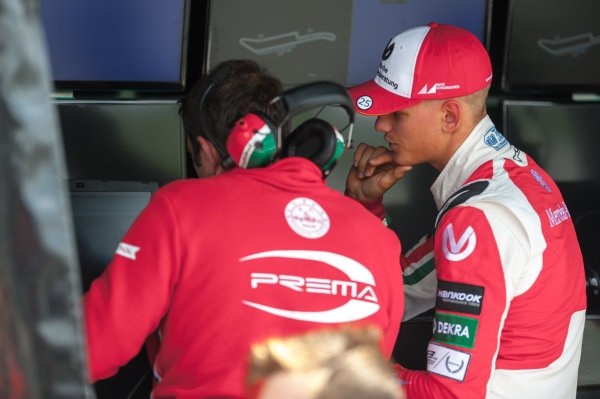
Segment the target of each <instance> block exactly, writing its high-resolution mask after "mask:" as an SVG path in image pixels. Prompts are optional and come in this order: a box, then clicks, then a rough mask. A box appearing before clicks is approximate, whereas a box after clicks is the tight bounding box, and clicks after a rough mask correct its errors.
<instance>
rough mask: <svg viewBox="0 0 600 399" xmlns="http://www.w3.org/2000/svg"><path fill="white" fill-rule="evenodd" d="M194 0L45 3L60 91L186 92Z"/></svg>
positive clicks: (44, 25)
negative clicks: (188, 47) (188, 42)
mask: <svg viewBox="0 0 600 399" xmlns="http://www.w3.org/2000/svg"><path fill="white" fill-rule="evenodd" d="M188 9H189V0H169V1H164V0H127V1H120V0H85V1H81V0H51V1H40V2H39V17H40V22H41V26H42V29H43V30H44V32H45V36H46V40H47V48H48V53H49V58H50V67H51V72H52V77H53V80H54V84H55V87H56V89H58V90H61V89H63V90H94V89H99V90H119V89H129V90H150V91H182V90H183V89H184V85H185V71H186V68H185V67H186V52H187V48H186V44H187V36H188V35H187V33H188V22H189V21H188V19H189V11H188Z"/></svg>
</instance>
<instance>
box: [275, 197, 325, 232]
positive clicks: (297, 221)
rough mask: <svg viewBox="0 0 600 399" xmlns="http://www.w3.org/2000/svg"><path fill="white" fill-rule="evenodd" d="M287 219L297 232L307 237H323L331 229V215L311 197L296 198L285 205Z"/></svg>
mask: <svg viewBox="0 0 600 399" xmlns="http://www.w3.org/2000/svg"><path fill="white" fill-rule="evenodd" d="M285 219H286V220H287V222H288V224H289V226H290V227H291V228H292V230H294V231H295V232H296V233H297V234H299V235H301V236H302V237H305V238H321V237H323V236H324V235H325V234H326V233H327V232H328V231H329V224H330V222H329V216H328V215H327V212H325V210H324V209H323V208H321V206H320V205H319V204H317V203H316V202H315V201H313V200H311V199H310V198H296V199H294V200H292V201H290V202H289V203H288V204H287V205H286V207H285Z"/></svg>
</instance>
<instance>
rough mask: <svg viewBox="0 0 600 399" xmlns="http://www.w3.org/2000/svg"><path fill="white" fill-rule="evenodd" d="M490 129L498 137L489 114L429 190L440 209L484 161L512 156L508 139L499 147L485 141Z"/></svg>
mask: <svg viewBox="0 0 600 399" xmlns="http://www.w3.org/2000/svg"><path fill="white" fill-rule="evenodd" d="M490 132H493V133H494V135H496V136H497V135H499V132H497V131H496V128H495V126H494V123H493V122H492V120H491V119H490V117H489V116H488V115H486V116H485V117H484V118H483V119H482V120H481V121H480V122H479V123H478V124H477V126H475V128H474V129H473V131H472V132H471V133H470V134H469V136H468V137H467V138H466V139H465V141H464V142H463V143H462V144H461V146H460V147H459V148H458V150H456V152H455V153H454V155H452V158H450V161H449V162H448V163H447V164H446V166H445V167H444V169H443V170H442V171H441V172H440V174H439V176H438V177H437V179H436V180H435V181H434V182H433V185H432V186H431V188H430V190H431V193H432V194H433V199H434V200H435V204H436V206H437V209H438V211H439V210H440V209H441V208H442V206H443V205H444V203H445V202H446V201H447V200H448V198H450V196H452V195H453V194H454V193H455V192H456V191H458V190H459V189H460V188H461V186H463V184H464V183H465V182H466V181H467V180H468V179H469V177H470V176H471V175H472V174H473V172H475V170H477V168H479V167H480V166H481V165H482V164H483V163H484V162H486V161H489V160H491V159H495V160H498V161H500V162H503V160H504V159H505V158H509V157H511V156H510V155H509V154H511V153H512V152H513V150H512V149H511V148H512V146H511V145H510V143H508V142H507V141H506V142H505V143H504V144H503V145H501V146H500V147H499V148H497V149H496V148H494V147H493V146H491V145H489V144H488V143H486V137H487V136H488V133H490ZM502 139H503V138H502Z"/></svg>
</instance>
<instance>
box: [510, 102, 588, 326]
mask: <svg viewBox="0 0 600 399" xmlns="http://www.w3.org/2000/svg"><path fill="white" fill-rule="evenodd" d="M598 115H600V103H557V102H541V101H539V102H538V101H533V102H531V101H517V100H507V101H505V102H504V103H503V123H504V133H505V135H506V138H507V139H508V141H510V143H511V144H513V145H515V146H516V147H517V148H519V149H520V150H522V151H525V152H526V153H527V154H528V155H529V156H531V157H532V158H533V159H534V160H535V161H536V162H537V163H538V164H539V165H540V166H541V167H542V168H543V169H544V170H545V171H546V172H548V174H549V175H550V176H551V177H552V178H553V179H554V181H555V182H556V183H557V185H558V187H559V189H560V191H561V193H562V195H563V198H564V200H565V202H566V204H567V207H568V209H569V213H570V214H571V218H572V219H573V223H574V224H575V230H576V232H577V238H578V240H579V245H580V248H581V252H582V255H583V261H584V264H585V267H586V276H587V282H588V313H591V314H598V315H600V287H599V284H600V251H598V242H600V233H599V231H598V223H600V157H599V156H598V153H597V148H599V147H600V135H599V134H598V128H597V125H598V122H597V120H598ZM594 285H595V287H594Z"/></svg>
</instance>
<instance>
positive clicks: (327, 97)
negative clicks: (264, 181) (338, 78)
mask: <svg viewBox="0 0 600 399" xmlns="http://www.w3.org/2000/svg"><path fill="white" fill-rule="evenodd" d="M230 75H231V66H229V65H223V66H222V67H220V68H219V69H218V70H217V71H215V72H214V73H213V75H212V77H211V81H210V83H209V86H208V87H207V89H206V90H205V92H204V94H203V95H202V98H201V100H200V105H199V108H200V111H201V110H202V106H203V103H204V100H205V98H206V95H207V94H208V92H209V91H210V90H211V89H212V88H213V87H214V86H216V85H219V84H221V83H222V82H224V81H225V80H226V79H227V78H228V77H229V76H230ZM278 101H281V102H282V104H283V107H284V110H285V115H284V117H283V118H282V120H281V122H280V123H279V124H278V125H277V124H275V123H273V122H272V121H270V120H269V118H268V117H267V116H266V115H264V114H263V113H261V112H258V111H254V112H251V113H249V114H247V115H245V116H243V117H242V118H240V119H239V120H238V121H237V122H235V124H234V127H233V128H232V130H231V132H230V133H229V136H228V137H227V142H226V148H227V150H226V151H225V149H223V147H222V146H221V145H219V144H218V143H217V141H216V140H215V139H214V138H213V137H212V135H211V134H210V133H209V132H208V131H207V130H206V128H205V127H204V124H203V122H202V117H200V120H201V127H202V129H203V131H204V132H205V134H206V136H207V138H208V140H209V141H210V142H211V144H213V146H214V147H215V149H216V150H217V151H218V152H219V155H221V158H222V159H223V161H222V162H221V165H222V166H223V168H226V169H227V168H230V167H232V166H234V164H237V165H238V166H239V167H241V168H255V167H260V166H264V165H267V164H269V163H270V162H272V161H273V159H274V158H275V157H276V156H279V157H280V158H285V157H291V156H299V157H303V158H307V159H310V160H311V161H312V162H314V163H315V164H316V165H317V166H318V167H319V168H320V169H321V170H322V172H323V175H324V176H325V177H326V176H327V175H329V173H330V172H331V170H332V169H333V167H334V166H335V164H336V162H337V159H338V158H339V157H340V156H341V155H342V154H343V152H344V151H345V150H346V149H347V148H349V147H350V145H351V143H352V128H353V125H354V103H353V101H352V98H351V97H350V95H349V94H348V91H347V90H346V89H345V88H344V87H343V86H341V85H339V84H337V83H334V82H327V81H321V82H313V83H308V84H304V85H301V86H298V87H295V88H293V89H290V90H287V91H285V92H283V93H282V94H281V95H279V96H277V97H275V98H274V99H273V100H271V104H274V103H276V102H278ZM325 106H339V107H342V108H343V109H344V110H345V111H346V114H347V115H348V119H349V124H348V127H349V133H348V143H347V144H345V143H344V138H343V136H342V135H341V133H340V132H339V131H338V130H337V129H336V127H335V126H333V125H332V124H330V123H328V122H326V121H324V120H323V119H318V118H316V117H315V118H311V119H308V120H306V121H305V122H303V123H302V124H301V125H300V126H298V127H297V128H296V129H294V130H293V131H292V132H291V133H290V134H289V135H288V136H287V137H286V139H285V140H282V129H283V126H285V125H286V123H287V122H288V121H290V120H291V119H292V118H293V117H294V116H296V115H298V114H300V113H302V112H304V111H307V110H310V109H314V108H318V107H321V108H324V107H325ZM279 150H281V151H279Z"/></svg>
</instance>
